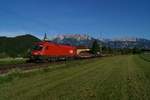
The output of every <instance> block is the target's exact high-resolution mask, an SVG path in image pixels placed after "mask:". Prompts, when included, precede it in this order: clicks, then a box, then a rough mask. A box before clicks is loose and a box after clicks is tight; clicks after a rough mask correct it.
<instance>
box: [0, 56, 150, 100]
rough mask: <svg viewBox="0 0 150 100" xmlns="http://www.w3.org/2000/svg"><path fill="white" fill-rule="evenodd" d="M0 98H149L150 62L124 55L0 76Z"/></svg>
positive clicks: (49, 99) (134, 99) (41, 99)
mask: <svg viewBox="0 0 150 100" xmlns="http://www.w3.org/2000/svg"><path fill="white" fill-rule="evenodd" d="M0 100H150V62H149V61H146V60H143V59H142V58H141V57H139V56H138V55H124V56H114V57H106V58H96V59H92V60H81V61H71V62H67V63H65V64H62V65H53V66H50V68H47V69H41V70H37V71H31V72H27V73H12V74H10V75H6V76H1V77H0Z"/></svg>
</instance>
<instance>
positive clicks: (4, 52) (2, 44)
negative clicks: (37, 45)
mask: <svg viewBox="0 0 150 100" xmlns="http://www.w3.org/2000/svg"><path fill="white" fill-rule="evenodd" d="M37 41H40V39H38V38H36V37H35V36H32V35H29V34H27V35H22V36H17V37H0V57H17V56H24V55H25V54H26V53H27V51H28V50H29V48H31V47H32V44H33V43H34V42H37Z"/></svg>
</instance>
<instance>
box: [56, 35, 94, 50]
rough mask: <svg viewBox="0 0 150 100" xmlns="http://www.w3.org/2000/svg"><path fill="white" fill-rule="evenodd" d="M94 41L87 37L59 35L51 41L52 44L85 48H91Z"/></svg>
mask: <svg viewBox="0 0 150 100" xmlns="http://www.w3.org/2000/svg"><path fill="white" fill-rule="evenodd" d="M94 41H95V39H94V38H92V37H90V36H88V35H80V34H71V35H70V34H67V35H59V36H57V37H56V38H55V39H53V42H56V43H60V44H67V45H73V46H86V47H91V46H92V44H93V42H94Z"/></svg>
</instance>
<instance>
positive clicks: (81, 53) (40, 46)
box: [29, 41, 94, 61]
mask: <svg viewBox="0 0 150 100" xmlns="http://www.w3.org/2000/svg"><path fill="white" fill-rule="evenodd" d="M93 56H94V55H93V54H92V53H90V49H88V48H85V47H77V46H70V45H64V44H58V43H54V42H51V41H42V42H37V43H34V46H33V49H32V51H31V54H30V57H29V58H30V59H29V61H58V60H70V59H76V58H89V57H93Z"/></svg>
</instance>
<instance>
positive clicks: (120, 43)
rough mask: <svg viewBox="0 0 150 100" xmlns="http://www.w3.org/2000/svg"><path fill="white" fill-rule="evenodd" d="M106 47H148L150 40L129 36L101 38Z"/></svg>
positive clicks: (149, 46) (149, 47)
mask: <svg viewBox="0 0 150 100" xmlns="http://www.w3.org/2000/svg"><path fill="white" fill-rule="evenodd" d="M103 43H104V45H105V46H106V47H110V48H131V49H132V48H140V49H150V40H147V39H142V38H129V39H127V38H126V39H115V40H108V39H107V40H103Z"/></svg>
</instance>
